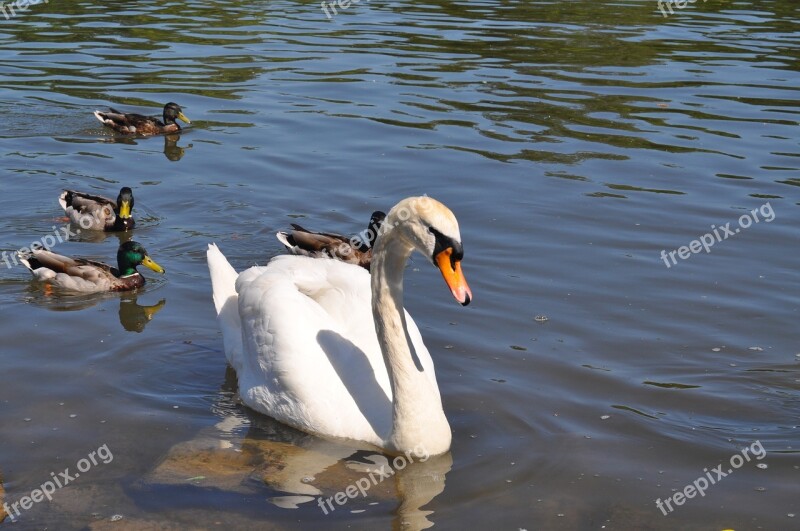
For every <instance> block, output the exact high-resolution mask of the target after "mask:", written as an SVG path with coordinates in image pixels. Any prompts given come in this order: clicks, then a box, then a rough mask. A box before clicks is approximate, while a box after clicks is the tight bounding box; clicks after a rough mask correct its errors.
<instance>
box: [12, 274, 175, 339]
mask: <svg viewBox="0 0 800 531" xmlns="http://www.w3.org/2000/svg"><path fill="white" fill-rule="evenodd" d="M140 295H141V294H140V293H135V292H133V293H130V292H129V293H121V294H115V293H92V294H85V295H72V294H58V293H55V292H54V291H53V290H52V289H39V287H37V286H33V285H32V286H31V287H30V288H29V289H28V294H27V296H26V300H27V302H30V303H32V304H34V305H36V306H40V307H42V308H45V309H47V310H51V311H55V312H72V311H80V310H86V309H88V308H91V307H93V306H97V305H98V304H100V303H102V302H105V301H107V300H109V299H111V298H117V299H119V314H118V315H119V324H121V325H122V328H124V329H125V330H127V331H128V332H137V333H139V332H142V331H144V329H145V327H146V326H147V324H148V323H149V322H150V321H152V320H153V318H154V317H155V315H156V314H157V313H158V312H160V311H161V309H162V308H164V306H166V304H167V300H166V299H161V300H160V301H158V302H157V303H156V304H151V305H141V304H139V302H138V299H139V296H140Z"/></svg>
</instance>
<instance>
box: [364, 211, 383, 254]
mask: <svg viewBox="0 0 800 531" xmlns="http://www.w3.org/2000/svg"><path fill="white" fill-rule="evenodd" d="M385 219H386V213H385V212H381V211H380V210H376V211H375V212H373V213H372V216H370V218H369V225H367V243H368V244H369V246H370V247H372V246H373V245H375V238H377V237H378V231H379V230H381V225H383V220H385Z"/></svg>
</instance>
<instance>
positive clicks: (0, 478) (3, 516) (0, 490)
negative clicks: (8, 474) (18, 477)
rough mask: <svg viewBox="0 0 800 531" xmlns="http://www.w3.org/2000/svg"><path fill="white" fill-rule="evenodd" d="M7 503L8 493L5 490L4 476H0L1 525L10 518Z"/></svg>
mask: <svg viewBox="0 0 800 531" xmlns="http://www.w3.org/2000/svg"><path fill="white" fill-rule="evenodd" d="M5 502H6V492H5V490H4V489H3V476H2V474H0V523H3V521H4V520H5V519H6V517H7V516H8V515H7V514H6V509H5Z"/></svg>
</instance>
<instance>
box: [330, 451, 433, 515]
mask: <svg viewBox="0 0 800 531" xmlns="http://www.w3.org/2000/svg"><path fill="white" fill-rule="evenodd" d="M414 457H416V458H417V459H419V462H420V463H424V462H425V461H427V460H428V458H429V457H430V454H429V453H428V451H427V450H426V449H425V447H424V446H423V445H421V444H419V445H417V446H415V447H414V449H413V450H408V451H407V452H406V453H405V454H404V455H398V456H397V457H395V458H394V459H393V460H392V463H391V466H387V465H381V467H380V468H377V469H375V470H370V471H369V476H365V477H363V478H359V479H358V480H357V481H356V482H355V483H351V484H350V485H348V486H347V488H345V489H344V490H340V491H339V492H337V493H336V494H334V495H333V496H331V497H330V498H327V499H325V498H322V497H319V498H317V505H319V508H320V509H322V512H323V513H324V514H326V515H327V514H328V512H329V511H328V508H329V509H330V512H333V511H335V510H336V507H334V506H333V502H336V505H339V506H342V505H344V504H345V503H347V502H348V500H350V499H352V498H356V497H357V496H358V495H359V494H360V495H361V497H362V498H364V497H366V496H367V491H368V490H369V489H371V488H372V487H373V486H376V485H378V484H379V483H382V482H383V481H384V480H386V479H389V478H390V477H392V476H394V474H395V471H397V470H403V469H404V468H405V467H407V466H408V465H410V464H412V463H414ZM376 474H377V476H376ZM325 504H327V506H328V507H327V508H326V507H325Z"/></svg>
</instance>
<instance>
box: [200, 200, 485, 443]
mask: <svg viewBox="0 0 800 531" xmlns="http://www.w3.org/2000/svg"><path fill="white" fill-rule="evenodd" d="M414 250H417V251H419V252H421V253H422V254H423V255H424V256H425V257H426V258H427V259H428V260H429V261H430V262H431V263H432V264H433V265H434V266H435V267H436V268H438V269H439V271H440V272H441V274H442V276H443V277H444V280H445V282H446V283H447V285H448V287H449V288H450V291H451V293H452V294H453V296H454V297H455V299H456V301H458V302H459V303H461V304H462V305H465V306H466V305H467V304H469V302H470V301H471V300H472V292H471V291H470V289H469V286H468V285H467V282H466V280H465V279H464V275H463V273H462V272H461V260H462V258H463V257H464V249H463V247H462V245H461V236H460V233H459V229H458V222H457V221H456V218H455V216H454V215H453V213H452V212H451V211H450V210H449V209H448V208H447V207H446V206H444V205H443V204H441V203H440V202H438V201H436V200H434V199H431V198H429V197H411V198H408V199H404V200H403V201H401V202H399V203H398V204H397V205H395V206H394V208H392V209H391V210H390V211H389V214H388V215H387V216H386V220H385V222H384V227H383V229H382V230H381V233H380V234H379V235H378V238H377V240H376V241H375V246H374V248H373V255H372V273H371V274H370V273H367V272H366V271H365V270H363V269H361V268H357V267H351V266H350V265H348V264H345V263H342V262H340V261H337V260H317V259H314V258H310V257H307V256H291V255H290V256H278V257H275V258H273V259H272V260H271V261H270V262H269V264H267V265H266V266H265V267H251V268H250V269H248V270H247V271H244V272H243V273H241V274H238V273H237V272H236V270H234V269H233V267H232V266H231V265H230V264H229V263H228V260H227V259H226V258H225V256H224V255H223V254H222V253H221V252H220V250H219V248H217V246H216V245H215V244H210V245H209V249H208V252H207V259H208V268H209V271H210V273H211V285H212V292H213V299H214V305H215V308H216V311H217V316H218V321H219V325H220V328H221V329H222V335H223V342H224V347H225V354H226V356H227V358H228V361H229V363H230V364H231V366H232V367H233V368H234V370H236V373H237V376H238V379H239V396H240V397H241V398H242V400H243V401H244V403H245V404H247V405H248V406H249V407H251V408H253V409H255V410H257V411H259V412H261V413H264V414H266V415H269V416H271V417H273V418H275V419H277V420H279V421H281V422H283V423H285V424H288V425H290V426H293V427H294V428H297V429H300V430H302V431H305V432H306V433H311V434H316V435H320V436H324V437H338V438H344V439H351V440H357V441H365V442H367V443H369V444H372V445H374V446H376V447H378V448H380V449H382V450H383V451H385V452H387V453H393V454H400V453H404V452H408V451H419V449H420V448H422V449H424V451H425V452H427V453H428V454H430V455H438V454H442V453H444V452H446V451H447V450H448V449H449V448H450V442H451V432H450V426H449V424H448V422H447V418H446V416H445V414H444V410H443V408H442V400H441V397H440V394H439V388H438V386H437V384H436V376H435V373H434V368H433V361H432V359H431V356H430V354H429V353H428V349H426V348H425V344H424V343H423V342H422V336H421V335H420V332H419V329H418V328H417V325H416V324H415V323H414V320H413V319H411V316H410V315H409V314H408V312H406V311H405V310H404V309H403V273H404V271H405V264H406V262H407V260H408V258H409V257H410V256H411V253H412V252H413V251H414Z"/></svg>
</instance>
